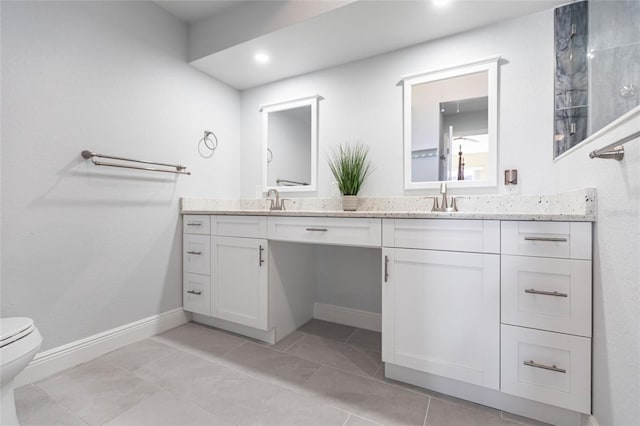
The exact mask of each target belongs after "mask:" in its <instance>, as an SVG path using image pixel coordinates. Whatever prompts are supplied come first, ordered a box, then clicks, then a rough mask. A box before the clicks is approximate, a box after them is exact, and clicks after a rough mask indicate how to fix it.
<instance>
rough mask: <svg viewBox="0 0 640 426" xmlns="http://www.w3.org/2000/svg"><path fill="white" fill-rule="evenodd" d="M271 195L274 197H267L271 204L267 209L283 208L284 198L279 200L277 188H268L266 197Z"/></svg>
mask: <svg viewBox="0 0 640 426" xmlns="http://www.w3.org/2000/svg"><path fill="white" fill-rule="evenodd" d="M272 195H275V196H276V198H275V199H271V198H270V199H269V201H271V206H270V207H269V210H284V201H285V200H284V198H283V199H282V200H281V199H280V193H279V192H278V190H277V189H275V188H271V189H270V190H268V191H267V197H270V196H272Z"/></svg>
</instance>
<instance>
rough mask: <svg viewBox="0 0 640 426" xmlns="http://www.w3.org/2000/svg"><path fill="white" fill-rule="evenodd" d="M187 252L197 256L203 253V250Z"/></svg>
mask: <svg viewBox="0 0 640 426" xmlns="http://www.w3.org/2000/svg"><path fill="white" fill-rule="evenodd" d="M187 254H195V255H197V256H200V255H201V254H202V252H201V251H188V252H187Z"/></svg>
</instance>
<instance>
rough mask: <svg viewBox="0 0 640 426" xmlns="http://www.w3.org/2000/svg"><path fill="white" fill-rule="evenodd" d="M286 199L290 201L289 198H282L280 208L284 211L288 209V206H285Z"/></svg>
mask: <svg viewBox="0 0 640 426" xmlns="http://www.w3.org/2000/svg"><path fill="white" fill-rule="evenodd" d="M285 201H289V200H288V199H287V198H280V210H282V211H284V210H286V209H287V208H286V207H285V205H284V202H285Z"/></svg>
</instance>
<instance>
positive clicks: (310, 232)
mask: <svg viewBox="0 0 640 426" xmlns="http://www.w3.org/2000/svg"><path fill="white" fill-rule="evenodd" d="M381 234H382V224H381V220H380V219H363V218H318V217H272V218H269V239H270V240H280V241H296V242H301V243H318V244H335V245H346V246H361V247H380V245H381V239H382V238H381Z"/></svg>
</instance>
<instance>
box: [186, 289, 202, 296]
mask: <svg viewBox="0 0 640 426" xmlns="http://www.w3.org/2000/svg"><path fill="white" fill-rule="evenodd" d="M187 293H189V294H195V295H197V296H200V295H201V294H202V292H201V291H195V290H187Z"/></svg>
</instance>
